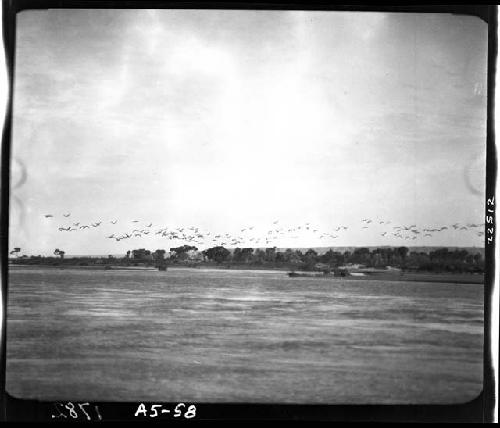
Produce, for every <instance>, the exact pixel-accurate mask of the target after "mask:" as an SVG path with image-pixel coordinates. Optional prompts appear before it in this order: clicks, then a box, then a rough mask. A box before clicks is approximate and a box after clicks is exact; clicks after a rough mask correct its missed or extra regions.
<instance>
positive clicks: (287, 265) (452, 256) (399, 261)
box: [11, 245, 484, 273]
mask: <svg viewBox="0 0 500 428" xmlns="http://www.w3.org/2000/svg"><path fill="white" fill-rule="evenodd" d="M57 254H58V255H59V257H43V256H29V257H28V256H20V257H18V258H15V259H11V260H14V261H15V262H16V263H19V264H33V265H36V264H43V265H54V266H61V265H65V266H71V265H73V266H75V265H77V266H93V265H109V266H111V265H113V266H156V267H160V266H165V265H166V264H167V265H181V266H182V265H185V266H199V265H219V266H227V267H235V266H242V265H244V266H247V267H256V268H257V267H258V268H283V269H290V270H306V271H307V270H309V271H328V270H330V269H332V270H333V269H337V268H339V267H342V266H348V265H351V266H352V265H360V266H365V267H368V268H382V269H383V268H386V267H389V266H390V267H395V268H399V269H402V270H405V271H425V272H457V273H466V272H469V273H482V272H484V259H483V256H482V255H481V254H480V253H476V254H473V253H470V252H468V251H466V250H458V249H455V250H452V251H450V250H448V249H447V248H440V249H437V250H435V251H431V252H429V253H425V252H412V251H410V249H409V248H407V247H394V248H392V247H389V248H387V247H384V248H376V249H373V250H371V251H370V249H368V248H357V249H355V250H354V251H352V252H351V251H345V252H343V253H342V252H338V251H333V250H331V249H330V250H329V251H327V252H325V253H324V254H318V253H317V252H316V251H315V250H313V249H309V250H306V251H301V250H292V249H287V250H285V251H278V250H277V249H276V248H266V249H259V248H257V249H256V248H235V249H232V250H229V249H227V248H224V247H222V246H217V247H212V248H209V249H206V250H204V251H198V248H196V247H194V246H190V245H183V246H181V247H175V248H170V251H166V250H164V249H160V250H156V251H150V250H147V249H145V248H140V249H135V250H131V251H127V254H126V255H125V256H124V257H115V256H112V255H109V256H108V257H74V258H64V254H65V253H64V251H61V250H60V251H59V252H58V253H57Z"/></svg>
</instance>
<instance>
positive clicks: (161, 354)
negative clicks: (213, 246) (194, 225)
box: [7, 268, 484, 404]
mask: <svg viewBox="0 0 500 428" xmlns="http://www.w3.org/2000/svg"><path fill="white" fill-rule="evenodd" d="M9 279H10V281H9V295H8V322H7V335H8V337H7V391H8V392H9V393H10V394H12V395H13V396H15V397H19V398H31V399H43V400H62V399H65V400H85V401H96V400H102V401H115V400H116V401H137V400H151V401H153V400H162V401H182V400H186V401H188V400H189V401H194V402H221V403H224V402H245V403H324V404H330V403H331V404H340V403H349V404H351V403H352V404H362V403H388V404H389V403H459V402H466V401H469V400H472V399H473V398H475V397H476V396H477V395H478V394H479V393H480V392H481V389H482V370H483V364H482V361H483V320H484V314H483V291H484V289H483V285H482V284H454V283H425V282H402V281H383V280H380V281H379V280H355V279H350V280H345V279H342V278H289V277H287V275H286V274H285V273H284V272H278V271H274V272H273V271H238V270H209V269H188V268H185V269H184V268H179V269H175V268H171V269H169V270H168V271H167V272H159V271H96V270H83V269H80V270H78V269H71V268H68V269H49V268H12V269H11V271H10V277H9Z"/></svg>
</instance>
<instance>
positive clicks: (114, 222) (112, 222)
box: [110, 220, 118, 224]
mask: <svg viewBox="0 0 500 428" xmlns="http://www.w3.org/2000/svg"><path fill="white" fill-rule="evenodd" d="M117 221H118V220H114V221H110V223H111V224H116V222H117Z"/></svg>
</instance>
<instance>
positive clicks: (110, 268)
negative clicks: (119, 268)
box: [104, 266, 113, 270]
mask: <svg viewBox="0 0 500 428" xmlns="http://www.w3.org/2000/svg"><path fill="white" fill-rule="evenodd" d="M112 269H113V268H112V267H111V266H104V270H112Z"/></svg>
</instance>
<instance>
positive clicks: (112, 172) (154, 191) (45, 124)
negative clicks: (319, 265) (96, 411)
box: [10, 9, 487, 254]
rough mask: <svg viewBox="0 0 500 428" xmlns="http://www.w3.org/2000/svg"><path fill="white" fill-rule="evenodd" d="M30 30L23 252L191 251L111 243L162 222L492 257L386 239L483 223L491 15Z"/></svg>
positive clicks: (457, 241) (148, 16) (232, 14)
mask: <svg viewBox="0 0 500 428" xmlns="http://www.w3.org/2000/svg"><path fill="white" fill-rule="evenodd" d="M17 23H18V27H17V46H16V68H15V89H14V122H13V142H12V143H13V161H12V185H13V189H12V195H13V196H12V203H11V229H10V246H11V247H16V246H17V247H21V248H22V249H23V252H24V253H27V254H50V253H52V252H53V251H54V248H56V247H57V248H61V249H64V250H65V251H66V253H67V254H119V253H123V252H125V251H126V250H128V249H133V248H140V247H146V248H149V249H153V250H154V249H156V248H168V247H171V246H175V245H177V244H182V243H183V242H175V241H168V240H166V239H165V238H161V237H158V236H159V235H152V234H151V235H149V236H147V237H146V236H142V237H141V238H132V239H126V240H122V241H119V242H117V241H115V240H114V239H108V238H106V236H107V235H109V234H119V233H125V232H127V231H130V230H131V229H133V228H135V227H136V226H138V225H141V227H144V226H145V225H146V224H150V223H153V228H154V227H161V226H168V227H182V226H197V227H200V229H203V230H204V231H211V232H212V233H213V234H215V233H231V234H233V233H235V232H236V231H239V230H241V229H242V228H245V227H248V226H254V229H253V231H252V233H253V234H254V235H258V234H260V235H265V234H266V231H267V230H268V229H269V227H270V226H273V227H274V226H276V227H278V226H280V227H282V228H283V229H286V230H288V229H289V228H293V227H296V226H297V225H305V223H310V225H311V230H310V231H307V233H305V232H304V231H303V230H302V231H300V232H299V231H294V232H292V233H288V232H287V234H285V235H281V236H282V238H281V240H278V241H275V242H273V245H277V246H278V247H280V246H293V247H301V246H328V245H335V246H336V245H338V246H351V245H353V246H360V245H407V246H408V245H450V246H482V245H483V242H484V237H482V236H478V235H477V231H479V230H482V229H477V230H476V229H471V228H469V230H455V229H453V228H451V227H450V228H449V230H445V231H443V232H439V233H433V234H432V236H426V237H424V236H423V233H421V234H419V235H418V239H416V240H412V241H404V240H401V239H400V238H397V237H395V236H393V235H392V234H391V233H387V234H386V235H385V236H382V233H383V232H384V231H389V232H392V231H393V230H392V227H393V226H395V225H417V227H418V228H420V229H423V228H433V227H438V226H442V225H448V227H449V226H450V225H451V224H454V223H460V224H468V223H483V222H484V188H485V183H484V182H485V147H486V77H487V74H486V72H487V69H486V63H487V25H486V24H485V23H484V22H483V21H481V20H479V19H478V18H475V17H467V16H453V15H448V14H426V15H424V14H396V13H394V14H390V13H346V12H301V11H223V10H217V11H216V10H214V11H208V10H204V11H196V10H123V11H116V10H62V9H61V10H49V11H24V12H21V13H20V14H19V15H18V21H17ZM68 213H70V216H69V217H63V214H68ZM46 214H52V215H53V216H54V217H52V218H47V217H45V215H46ZM367 218H369V219H373V223H372V224H371V225H370V227H369V228H366V229H362V227H363V226H364V225H365V223H363V222H362V221H361V220H362V219H367ZM111 220H117V223H116V224H115V225H113V224H111V223H110V221H111ZM132 220H139V223H132ZM277 220H278V223H277V224H276V225H273V223H274V222H275V221H277ZM96 221H102V224H101V225H100V226H99V227H96V228H90V229H89V230H87V229H85V230H78V231H74V232H61V231H59V230H58V228H59V227H65V226H68V225H71V224H72V223H80V224H90V223H91V222H96ZM380 221H384V222H387V221H391V224H390V225H387V224H383V225H381V224H380ZM375 223H376V224H377V225H376V226H373V224H375ZM339 225H345V226H348V227H349V229H348V230H343V231H341V232H340V233H336V234H335V236H338V237H337V238H331V237H327V238H322V239H319V237H318V233H322V232H329V233H330V232H332V233H333V231H334V229H335V228H337V227H338V226H339ZM312 228H314V229H316V230H318V231H319V232H316V233H312ZM238 233H239V235H240V236H241V233H240V232H238ZM240 246H245V245H240ZM249 246H251V245H249ZM259 246H265V245H259ZM269 246H272V245H269Z"/></svg>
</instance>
